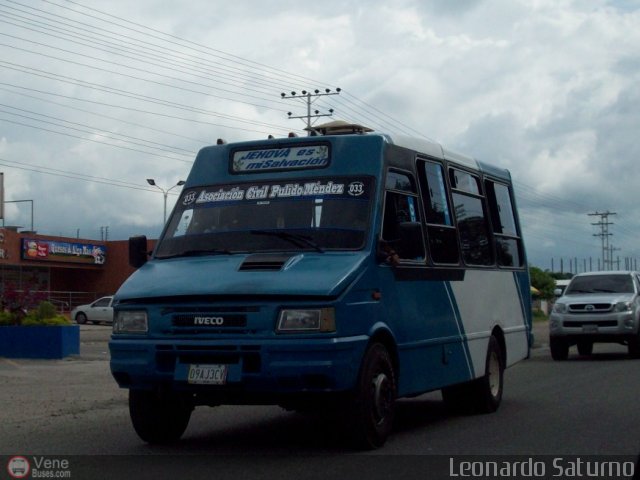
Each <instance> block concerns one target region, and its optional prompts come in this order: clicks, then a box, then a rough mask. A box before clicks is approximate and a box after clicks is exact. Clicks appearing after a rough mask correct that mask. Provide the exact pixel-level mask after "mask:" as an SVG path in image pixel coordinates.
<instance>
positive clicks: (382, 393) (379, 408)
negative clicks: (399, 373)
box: [373, 373, 393, 423]
mask: <svg viewBox="0 0 640 480" xmlns="http://www.w3.org/2000/svg"><path fill="white" fill-rule="evenodd" d="M392 403H393V389H392V387H391V382H390V381H389V377H388V376H387V375H386V374H385V373H379V374H378V375H376V376H375V377H374V378H373V407H374V414H375V419H376V422H377V423H381V422H382V421H384V419H385V418H386V417H387V415H388V414H389V412H390V411H391V404H392Z"/></svg>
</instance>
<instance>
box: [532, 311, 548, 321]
mask: <svg viewBox="0 0 640 480" xmlns="http://www.w3.org/2000/svg"><path fill="white" fill-rule="evenodd" d="M547 320H549V316H548V315H547V314H546V313H544V312H543V311H542V310H537V309H534V310H533V321H534V322H546V321H547Z"/></svg>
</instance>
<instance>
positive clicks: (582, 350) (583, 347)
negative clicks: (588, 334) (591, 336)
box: [578, 340, 593, 357]
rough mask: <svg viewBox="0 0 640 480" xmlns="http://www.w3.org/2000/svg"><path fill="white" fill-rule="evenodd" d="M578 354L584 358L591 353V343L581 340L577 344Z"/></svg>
mask: <svg viewBox="0 0 640 480" xmlns="http://www.w3.org/2000/svg"><path fill="white" fill-rule="evenodd" d="M578 353H579V354H580V355H583V356H585V357H587V356H589V355H591V354H592V353H593V342H590V341H588V340H582V341H579V342H578Z"/></svg>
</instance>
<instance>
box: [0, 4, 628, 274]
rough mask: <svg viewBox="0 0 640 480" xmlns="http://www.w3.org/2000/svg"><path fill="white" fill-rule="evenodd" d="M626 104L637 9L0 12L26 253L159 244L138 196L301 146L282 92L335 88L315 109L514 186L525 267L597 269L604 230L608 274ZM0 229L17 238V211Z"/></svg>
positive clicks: (615, 244)
mask: <svg viewBox="0 0 640 480" xmlns="http://www.w3.org/2000/svg"><path fill="white" fill-rule="evenodd" d="M178 5H179V6H178ZM639 86H640V1H638V0H619V1H616V0H592V1H588V2H585V1H580V0H575V1H573V0H486V1H483V0H430V1H422V0H384V1H379V0H369V1H367V2H362V1H357V2H356V1H350V0H339V1H338V0H325V1H324V2H300V1H292V0H291V1H290V0H269V1H261V2H257V1H253V0H236V1H234V2H228V1H219V0H214V1H212V0H190V1H182V2H172V1H167V0H138V1H136V2H131V1H129V0H111V1H109V2H103V1H97V0H78V1H76V0H73V1H71V0H51V1H49V0H0V172H4V184H5V199H6V200H8V201H15V200H33V211H34V229H35V230H37V231H38V232H39V233H43V234H52V235H64V236H69V237H76V236H77V235H78V234H79V235H80V237H82V238H89V239H100V238H101V235H103V234H104V231H105V230H104V229H102V233H101V227H109V234H108V235H109V239H125V238H127V237H129V236H130V235H133V234H147V235H149V236H152V237H153V236H157V235H158V233H159V231H160V228H161V224H162V216H163V195H162V193H161V192H160V190H158V189H154V188H153V187H150V186H149V185H147V183H146V181H145V179H147V178H154V179H155V180H156V182H157V184H158V185H160V186H161V187H163V188H165V189H168V188H170V187H172V186H173V185H175V183H176V182H177V181H178V180H181V179H184V178H185V177H186V176H187V173H188V171H189V168H190V165H191V162H192V159H193V157H194V156H195V153H196V152H197V151H198V149H199V148H200V147H202V146H204V145H207V144H211V143H214V142H215V140H216V139H217V138H224V139H226V140H227V141H230V142H231V141H239V140H250V139H255V138H264V137H266V136H267V135H268V134H274V135H275V136H285V135H286V134H287V132H289V131H298V132H299V133H302V128H303V127H304V124H303V122H302V121H301V120H298V119H288V118H287V112H289V111H291V112H293V115H294V116H296V115H302V114H303V113H304V104H303V103H302V102H300V101H296V100H284V99H282V98H280V93H281V92H287V93H288V94H289V92H291V91H296V92H300V91H301V90H302V89H308V90H314V89H316V88H319V89H321V90H324V89H325V88H329V89H331V91H332V92H334V91H335V88H336V87H340V88H341V89H342V91H341V93H340V95H331V96H325V97H322V98H321V99H319V100H318V101H317V102H316V104H315V105H314V107H315V108H317V109H318V110H319V111H320V112H321V113H325V112H328V110H329V109H330V108H332V109H333V110H334V119H342V120H348V121H355V122H358V123H363V124H365V125H368V126H371V127H372V128H374V129H375V130H377V131H385V132H390V133H402V134H409V135H413V136H422V137H427V138H430V139H433V140H436V141H438V142H440V143H442V144H443V145H444V146H446V147H448V148H450V149H453V150H457V151H460V152H463V153H466V154H469V155H472V156H474V157H477V158H479V159H482V160H485V161H488V162H491V163H495V164H497V165H499V166H502V167H505V168H508V169H509V170H511V172H512V175H513V177H514V180H515V182H516V188H517V192H516V196H517V201H518V204H519V208H520V211H521V221H522V225H523V230H524V237H525V242H526V246H527V250H528V255H529V261H530V263H532V264H534V265H536V266H539V267H541V268H543V269H550V268H551V266H552V264H551V261H552V259H554V260H553V261H554V265H553V266H554V269H555V270H559V269H560V259H561V258H562V259H563V267H564V269H565V270H568V268H569V259H572V262H573V261H574V260H573V259H577V260H578V262H577V263H578V265H579V268H580V270H582V269H583V267H584V265H585V264H586V265H587V268H588V266H589V262H591V263H592V266H593V268H597V262H598V260H599V259H601V257H602V249H601V240H602V237H601V236H597V234H600V233H601V228H600V227H599V226H598V225H592V224H593V223H598V222H603V219H604V221H606V223H610V225H608V229H609V230H608V232H609V233H611V235H609V236H608V240H609V241H610V244H611V253H612V254H613V258H614V260H615V259H617V258H620V262H621V263H620V267H622V268H624V267H625V260H626V259H640V246H639V245H638V240H637V239H638V238H639V237H640V213H639V210H640V206H639V203H640V147H639V146H638V145H639V141H638V137H639V135H638V129H639V128H638V127H639V126H640V88H639ZM321 120H322V121H324V120H326V119H321ZM177 190H178V189H177V188H176V189H174V190H172V191H171V193H170V195H169V196H168V200H169V208H171V207H172V205H173V203H174V202H175V199H176V196H175V195H174V193H176V192H177ZM5 210H6V211H5V220H4V222H5V225H20V226H23V227H24V228H26V229H29V228H31V202H17V203H9V204H7V205H6V209H5ZM596 212H598V213H603V212H611V213H612V214H611V215H610V216H608V217H600V216H589V215H588V214H589V213H596ZM613 213H615V215H613ZM636 261H637V260H636Z"/></svg>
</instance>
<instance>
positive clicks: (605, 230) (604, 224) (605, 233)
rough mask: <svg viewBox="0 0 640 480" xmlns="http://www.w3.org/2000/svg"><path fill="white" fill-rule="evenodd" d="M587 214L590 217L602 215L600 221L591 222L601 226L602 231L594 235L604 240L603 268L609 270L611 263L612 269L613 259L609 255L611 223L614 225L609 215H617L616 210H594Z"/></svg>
mask: <svg viewBox="0 0 640 480" xmlns="http://www.w3.org/2000/svg"><path fill="white" fill-rule="evenodd" d="M587 215H589V216H590V217H593V216H598V217H600V221H599V222H597V223H592V224H591V225H595V226H599V227H600V233H594V234H593V236H594V237H600V239H601V242H602V269H603V270H608V269H607V265H609V267H610V268H609V269H611V268H613V261H612V259H611V257H610V256H609V253H610V252H609V236H611V235H613V234H612V233H609V225H613V223H611V222H609V215H616V212H610V211H608V210H607V211H606V212H602V213H600V212H593V213H588V214H587Z"/></svg>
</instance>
